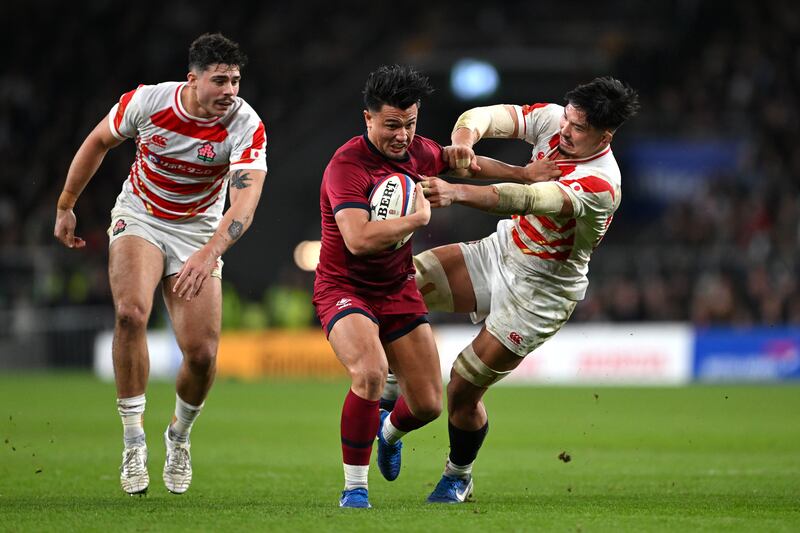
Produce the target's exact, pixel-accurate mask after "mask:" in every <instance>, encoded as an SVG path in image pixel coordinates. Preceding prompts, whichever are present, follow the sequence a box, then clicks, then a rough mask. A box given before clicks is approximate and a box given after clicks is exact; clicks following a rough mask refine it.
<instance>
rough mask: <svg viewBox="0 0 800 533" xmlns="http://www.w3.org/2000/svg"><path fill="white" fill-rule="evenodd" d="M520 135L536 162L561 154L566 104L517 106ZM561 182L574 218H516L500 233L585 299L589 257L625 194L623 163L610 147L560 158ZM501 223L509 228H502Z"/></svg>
mask: <svg viewBox="0 0 800 533" xmlns="http://www.w3.org/2000/svg"><path fill="white" fill-rule="evenodd" d="M515 108H516V110H517V113H518V118H519V119H520V120H519V123H520V125H521V131H520V132H519V137H520V138H521V139H524V140H525V141H527V142H528V143H530V144H531V145H533V150H532V154H531V161H534V160H537V159H545V158H547V159H555V157H556V156H557V155H558V153H559V152H558V144H559V137H560V136H559V123H560V119H561V117H562V116H563V114H564V107H563V106H560V105H557V104H534V105H529V106H515ZM555 163H556V164H557V165H558V167H559V168H560V169H561V178H559V180H558V182H557V183H558V184H559V185H560V186H561V187H562V189H563V190H564V191H565V192H566V193H567V195H568V196H569V197H570V198H571V199H572V204H573V206H574V208H575V209H574V214H573V216H572V217H571V218H559V217H556V216H543V215H525V216H517V215H515V216H513V217H512V218H511V220H505V221H501V223H500V224H498V232H504V233H505V235H501V238H504V240H506V239H507V240H508V243H507V244H508V247H509V248H511V249H512V250H514V251H515V252H516V253H512V254H511V255H512V257H514V258H515V259H516V260H517V261H519V262H520V263H521V264H523V265H524V267H525V268H526V269H529V270H533V271H534V272H536V273H537V274H538V275H540V276H541V277H543V278H545V279H547V280H548V281H549V282H550V283H551V285H554V288H556V289H557V290H558V292H560V293H561V294H565V295H566V296H567V297H569V298H570V299H573V300H580V299H582V298H583V297H584V294H585V292H586V287H587V285H588V283H589V282H588V279H587V277H586V274H587V272H588V271H589V258H590V256H591V254H592V251H593V250H594V249H595V248H596V247H597V245H598V244H599V243H600V241H601V240H602V238H603V236H604V235H605V233H606V231H607V230H608V227H609V225H610V224H611V220H612V218H613V216H614V212H615V211H616V210H617V208H618V207H619V204H620V198H621V194H622V190H621V183H620V182H621V178H620V171H619V166H618V165H617V161H616V159H614V154H613V153H612V152H611V148H610V147H606V148H605V149H603V150H601V151H600V152H598V153H596V154H594V155H592V156H590V157H586V158H584V159H559V160H555ZM501 225H502V226H503V227H502V228H501Z"/></svg>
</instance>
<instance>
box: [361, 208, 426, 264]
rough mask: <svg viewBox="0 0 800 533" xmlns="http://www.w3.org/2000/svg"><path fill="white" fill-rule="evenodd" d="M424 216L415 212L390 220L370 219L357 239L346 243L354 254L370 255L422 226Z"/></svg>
mask: <svg viewBox="0 0 800 533" xmlns="http://www.w3.org/2000/svg"><path fill="white" fill-rule="evenodd" d="M425 223H426V221H425V220H424V217H422V216H420V215H418V214H417V213H414V214H411V215H408V216H404V217H399V218H393V219H390V220H371V221H368V222H367V223H366V224H364V227H363V230H362V231H361V232H360V234H359V237H360V238H359V240H358V241H357V242H354V243H349V244H348V249H350V251H351V252H352V253H353V254H354V255H371V254H374V253H378V252H381V251H383V250H385V249H386V248H388V247H389V246H391V245H393V244H394V243H396V242H397V241H399V240H401V239H402V238H403V237H405V236H406V235H408V234H409V233H412V232H413V231H415V230H416V229H417V228H420V227H422V226H424V225H425Z"/></svg>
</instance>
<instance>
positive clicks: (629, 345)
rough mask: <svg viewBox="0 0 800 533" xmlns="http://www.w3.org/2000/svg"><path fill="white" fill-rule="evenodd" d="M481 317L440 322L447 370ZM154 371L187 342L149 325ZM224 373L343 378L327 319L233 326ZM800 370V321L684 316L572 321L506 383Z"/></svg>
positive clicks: (221, 363)
mask: <svg viewBox="0 0 800 533" xmlns="http://www.w3.org/2000/svg"><path fill="white" fill-rule="evenodd" d="M478 331H480V326H473V325H446V326H434V334H435V337H436V344H437V346H438V349H439V357H440V359H441V370H442V376H443V377H444V378H445V379H447V378H448V377H449V375H450V367H451V366H452V364H453V361H454V360H455V358H456V356H458V354H459V353H460V352H461V350H463V349H464V347H465V346H466V345H467V344H468V343H469V342H471V341H472V339H474V338H475V336H476V335H477V334H478ZM111 339H112V332H111V331H107V332H103V333H101V334H100V335H99V336H98V337H97V339H96V341H95V354H94V368H95V373H96V374H97V375H98V376H99V377H101V378H103V379H109V380H110V379H113V376H114V373H113V366H112V360H111ZM148 348H149V352H150V377H151V378H153V379H173V378H174V376H175V375H176V373H177V370H178V367H179V366H180V363H181V352H180V349H179V348H178V345H177V343H176V341H175V337H174V336H173V334H172V332H171V331H169V330H163V331H150V332H148ZM217 375H218V376H219V377H234V378H240V379H259V378H263V377H270V378H281V377H293V378H325V379H328V378H343V377H346V373H345V371H344V369H343V368H342V366H341V364H340V363H339V361H338V360H337V359H336V357H335V355H334V354H333V350H332V349H331V347H330V345H329V344H328V341H327V340H326V339H325V335H324V334H323V332H322V331H321V330H320V329H319V328H311V329H308V330H264V331H242V332H225V333H223V335H222V338H221V339H220V346H219V353H218V357H217ZM789 379H795V380H796V379H800V329H791V328H760V329H759V328H756V329H746V330H742V329H730V328H719V329H696V328H693V327H692V326H690V325H688V324H679V323H674V324H673V323H663V324H653V323H622V324H588V325H587V324H575V325H571V324H568V325H567V326H565V327H564V328H563V329H562V330H561V331H560V332H558V333H557V334H556V335H555V336H554V337H553V338H552V339H551V340H549V341H548V342H546V343H545V344H544V345H542V346H541V347H540V348H539V349H537V350H536V351H534V352H533V353H532V354H530V355H528V356H527V357H526V358H525V359H524V360H523V361H522V363H521V364H520V365H519V367H517V368H516V369H515V370H514V372H512V373H511V375H510V376H508V377H507V378H506V379H504V380H503V381H501V382H500V383H501V384H526V383H531V384H552V385H596V384H597V385H603V384H608V385H681V384H685V383H689V382H690V381H692V380H698V381H705V382H714V381H749V382H758V381H764V382H771V381H778V380H789Z"/></svg>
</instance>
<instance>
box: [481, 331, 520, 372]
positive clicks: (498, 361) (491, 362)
mask: <svg viewBox="0 0 800 533" xmlns="http://www.w3.org/2000/svg"><path fill="white" fill-rule="evenodd" d="M472 349H473V350H474V351H475V355H477V356H478V359H480V360H481V361H482V362H483V363H484V364H485V365H486V366H488V367H489V368H491V369H492V370H496V371H498V372H509V371H511V370H514V369H515V368H517V367H518V366H519V364H520V363H522V360H523V359H524V357H520V356H519V355H517V354H516V353H514V352H512V351H511V350H509V349H508V348H507V347H506V346H505V345H504V344H503V343H502V342H500V341H499V340H497V337H495V336H494V335H492V334H491V333H490V332H489V331H488V330H487V329H486V326H484V327H482V328H481V330H480V332H478V335H477V336H476V337H475V338H474V339H473V340H472Z"/></svg>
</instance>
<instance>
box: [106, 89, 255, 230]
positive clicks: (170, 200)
mask: <svg viewBox="0 0 800 533" xmlns="http://www.w3.org/2000/svg"><path fill="white" fill-rule="evenodd" d="M185 86H186V83H185V82H165V83H160V84H158V85H140V86H139V87H138V88H137V89H134V90H132V91H130V92H127V93H125V94H123V95H122V97H120V99H119V102H118V103H117V104H115V105H114V107H113V108H111V112H110V113H109V115H108V123H109V126H110V127H111V133H112V134H113V135H114V136H115V137H116V138H118V139H120V140H123V139H131V138H135V139H136V159H135V160H134V162H133V164H132V165H131V170H130V174H129V175H128V179H127V180H125V183H124V184H123V187H122V192H121V193H120V196H119V198H118V201H122V202H124V203H125V204H127V205H128V206H129V207H130V208H133V209H134V210H136V211H138V212H141V213H146V214H148V215H151V216H154V217H157V218H159V219H162V220H164V221H174V222H188V221H190V220H191V221H192V222H197V223H199V224H201V225H202V226H203V227H205V228H208V229H212V230H213V229H216V228H217V226H218V225H219V222H220V220H221V219H222V212H223V210H224V207H225V197H226V194H227V187H226V185H227V177H228V172H229V171H233V170H238V169H253V170H263V171H266V170H267V163H266V156H265V147H266V143H267V139H266V135H265V132H264V124H263V123H262V122H261V120H260V119H259V117H258V115H257V114H256V112H255V111H254V110H253V108H252V107H250V106H249V105H248V104H247V102H245V101H244V100H243V99H241V98H238V97H237V98H236V99H235V102H234V104H233V105H232V106H231V107H230V108H229V109H228V112H227V113H226V114H225V115H223V116H222V117H214V118H210V119H202V118H198V117H193V116H191V115H190V114H189V113H187V112H186V109H184V107H183V105H182V104H181V99H180V94H181V90H182V89H183V88H184V87H185Z"/></svg>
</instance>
